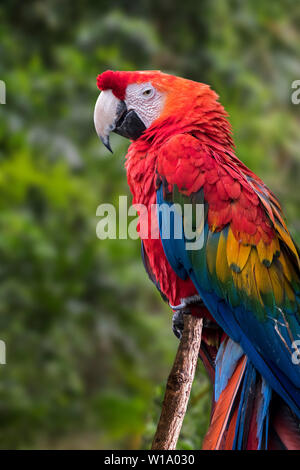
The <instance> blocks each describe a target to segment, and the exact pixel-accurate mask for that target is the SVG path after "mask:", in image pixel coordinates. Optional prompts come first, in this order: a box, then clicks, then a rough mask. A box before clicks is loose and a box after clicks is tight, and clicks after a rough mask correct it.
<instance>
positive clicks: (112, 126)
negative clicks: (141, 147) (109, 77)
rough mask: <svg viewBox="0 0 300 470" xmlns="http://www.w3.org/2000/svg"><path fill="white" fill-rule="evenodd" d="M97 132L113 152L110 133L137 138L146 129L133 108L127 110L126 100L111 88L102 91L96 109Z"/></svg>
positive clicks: (132, 138)
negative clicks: (116, 94)
mask: <svg viewBox="0 0 300 470" xmlns="http://www.w3.org/2000/svg"><path fill="white" fill-rule="evenodd" d="M94 123H95V128H96V132H97V134H98V136H99V138H100V139H101V142H102V143H103V144H104V145H105V147H106V148H107V149H108V150H109V151H110V152H112V149H111V146H110V143H109V134H110V133H111V132H115V133H116V134H119V135H122V136H123V137H127V138H128V139H131V140H136V139H138V137H140V135H141V134H142V133H143V132H144V130H145V129H146V127H145V125H144V123H143V122H142V121H141V119H140V118H139V116H138V115H137V114H136V112H135V111H134V110H133V109H130V110H129V111H128V110H127V106H126V103H125V101H122V100H119V99H118V98H116V97H115V95H114V94H113V92H112V91H111V90H105V91H102V92H101V93H100V95H99V97H98V99H97V102H96V105H95V110H94Z"/></svg>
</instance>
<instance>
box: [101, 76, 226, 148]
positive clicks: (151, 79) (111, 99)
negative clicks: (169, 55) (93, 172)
mask: <svg viewBox="0 0 300 470" xmlns="http://www.w3.org/2000/svg"><path fill="white" fill-rule="evenodd" d="M97 85H98V88H99V89H100V90H101V93H100V95H99V97H98V99H97V102H96V105H95V111H94V123H95V128H96V131H97V134H98V136H99V138H100V139H101V141H102V142H103V144H104V145H105V146H106V147H107V148H108V149H109V150H110V151H112V150H111V147H110V143H109V135H110V133H111V132H115V133H117V134H119V135H122V136H123V137H126V138H128V139H130V140H137V139H139V138H140V137H141V136H142V135H146V133H147V130H148V129H150V128H151V129H153V128H155V127H157V126H159V125H160V124H162V123H166V122H168V123H169V124H170V123H172V125H173V126H174V125H175V126H176V125H177V128H181V129H183V128H184V126H191V125H192V124H193V125H200V124H201V122H202V123H204V122H205V121H206V119H208V120H213V118H214V117H217V118H220V117H221V118H222V117H224V116H225V112H224V109H223V107H222V106H221V105H220V103H218V101H217V98H218V96H217V95H216V93H214V92H213V91H212V90H211V89H210V87H209V86H208V85H205V84H202V83H198V82H194V81H191V80H187V79H184V78H180V77H175V76H174V75H168V74H165V73H162V72H160V71H144V72H113V71H111V70H107V71H106V72H103V73H102V74H101V75H99V76H98V78H97Z"/></svg>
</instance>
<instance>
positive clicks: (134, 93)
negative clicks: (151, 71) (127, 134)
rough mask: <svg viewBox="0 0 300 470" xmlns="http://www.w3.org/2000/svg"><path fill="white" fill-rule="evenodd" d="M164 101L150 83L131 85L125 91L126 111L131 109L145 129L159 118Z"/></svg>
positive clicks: (162, 96)
mask: <svg viewBox="0 0 300 470" xmlns="http://www.w3.org/2000/svg"><path fill="white" fill-rule="evenodd" d="M164 99H165V96H164V94H163V93H161V92H159V91H158V90H156V88H154V86H153V85H152V84H151V83H150V82H148V83H132V84H131V85H128V87H127V89H126V97H125V103H126V106H127V109H128V111H129V110H130V109H133V110H134V111H135V112H136V114H137V115H138V116H139V118H140V119H141V120H142V121H143V123H144V124H145V126H146V128H148V127H150V126H151V124H152V123H153V121H155V120H156V119H157V118H158V117H159V116H160V114H161V112H162V109H163V106H164Z"/></svg>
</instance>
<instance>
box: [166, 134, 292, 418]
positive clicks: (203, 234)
mask: <svg viewBox="0 0 300 470" xmlns="http://www.w3.org/2000/svg"><path fill="white" fill-rule="evenodd" d="M157 173H158V185H157V204H158V214H159V215H158V217H159V225H160V231H161V239H162V243H163V247H164V251H165V254H166V256H167V258H168V261H169V263H170V264H171V266H172V268H173V269H174V270H175V271H176V273H177V274H178V275H179V276H180V277H182V278H184V277H187V276H189V277H190V278H191V279H192V281H193V283H194V285H195V286H196V288H197V290H198V291H199V294H200V296H201V297H202V299H203V301H204V303H205V304H206V307H207V308H208V309H209V311H210V312H211V314H212V315H213V316H214V318H215V320H216V321H217V323H218V324H219V325H220V326H221V327H222V328H223V330H224V331H225V332H226V333H227V334H228V335H229V336H230V337H231V338H232V339H233V340H234V341H236V342H237V343H239V344H240V345H241V347H242V348H243V350H244V351H245V353H246V354H247V356H248V357H249V359H250V360H251V361H252V363H253V364H254V365H255V367H256V368H257V370H258V371H259V372H260V373H261V374H262V375H263V377H264V378H265V379H266V381H267V382H268V383H269V384H270V386H271V387H272V388H273V389H274V390H276V391H277V393H279V394H280V395H281V396H282V398H283V399H284V400H285V401H286V402H287V403H288V404H289V405H290V406H291V407H292V409H293V410H294V411H295V412H296V413H297V414H298V416H300V364H299V357H300V355H299V354H298V353H297V349H296V348H297V345H298V349H300V341H299V340H300V307H299V304H300V274H299V272H300V271H299V257H298V253H297V249H296V247H295V245H294V243H293V241H292V239H291V236H290V234H289V232H288V230H287V228H286V225H285V223H284V221H283V219H282V215H281V209H280V206H279V203H278V202H277V200H276V198H275V197H274V195H273V194H272V193H271V192H270V191H269V190H268V189H267V188H266V186H265V185H264V184H263V183H262V181H261V180H259V179H258V178H257V177H256V176H255V175H254V174H253V173H251V172H250V170H248V169H247V168H246V167H245V166H244V165H243V164H242V163H241V162H240V161H239V160H238V159H237V158H236V157H235V156H234V155H233V154H231V155H230V154H228V152H226V153H225V152H224V151H223V150H222V149H217V150H216V145H214V146H212V145H209V144H206V145H204V144H203V143H201V142H200V141H199V140H198V139H196V138H195V137H193V136H191V135H188V134H181V135H177V136H175V137H172V138H171V139H170V140H169V141H168V142H167V143H166V144H164V145H163V146H162V147H161V149H160V151H159V155H158V163H157ZM174 204H176V206H174ZM186 204H189V205H190V207H192V217H191V219H192V224H193V226H192V228H193V229H195V230H196V235H195V238H194V241H193V240H192V243H191V240H187V235H186V231H185V229H184V230H183V227H185V228H186V226H187V222H188V216H187V215H186V214H185V213H184V206H185V205H186ZM174 207H176V210H175V211H172V210H171V211H169V212H170V213H171V216H170V220H171V221H172V223H171V228H170V230H169V233H165V229H166V227H167V226H168V221H167V217H169V214H168V210H167V209H168V208H169V209H173V208H174ZM180 208H181V213H180ZM198 209H199V211H198ZM199 213H200V216H199ZM182 214H183V216H182ZM197 215H198V216H199V217H198V220H197ZM173 221H174V222H175V223H174V224H173ZM178 224H179V226H180V227H181V229H182V232H184V231H185V233H182V234H181V235H180V236H179V235H178V233H176V231H178ZM173 225H174V227H175V228H174V227H173ZM167 232H168V230H167ZM189 237H190V235H189ZM188 242H189V243H188ZM193 243H194V245H193ZM191 246H193V249H191ZM297 340H298V343H297Z"/></svg>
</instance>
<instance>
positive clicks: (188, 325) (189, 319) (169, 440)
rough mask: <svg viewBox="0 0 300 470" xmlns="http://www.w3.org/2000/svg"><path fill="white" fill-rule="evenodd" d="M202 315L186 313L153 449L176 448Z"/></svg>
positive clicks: (194, 361) (200, 331)
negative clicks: (194, 315)
mask: <svg viewBox="0 0 300 470" xmlns="http://www.w3.org/2000/svg"><path fill="white" fill-rule="evenodd" d="M202 326H203V320H202V318H201V319H200V318H197V317H193V316H192V315H184V329H183V334H182V337H181V341H180V343H179V346H178V350H177V354H176V357H175V361H174V364H173V367H172V370H171V372H170V375H169V378H168V382H167V387H166V392H165V397H164V401H163V404H162V411H161V415H160V419H159V423H158V426H157V430H156V433H155V436H154V439H153V443H152V450H174V449H176V444H177V440H178V437H179V434H180V430H181V426H182V422H183V419H184V416H185V413H186V409H187V405H188V401H189V397H190V393H191V388H192V384H193V380H194V376H195V370H196V366H197V360H198V353H199V349H200V344H201V334H202Z"/></svg>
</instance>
